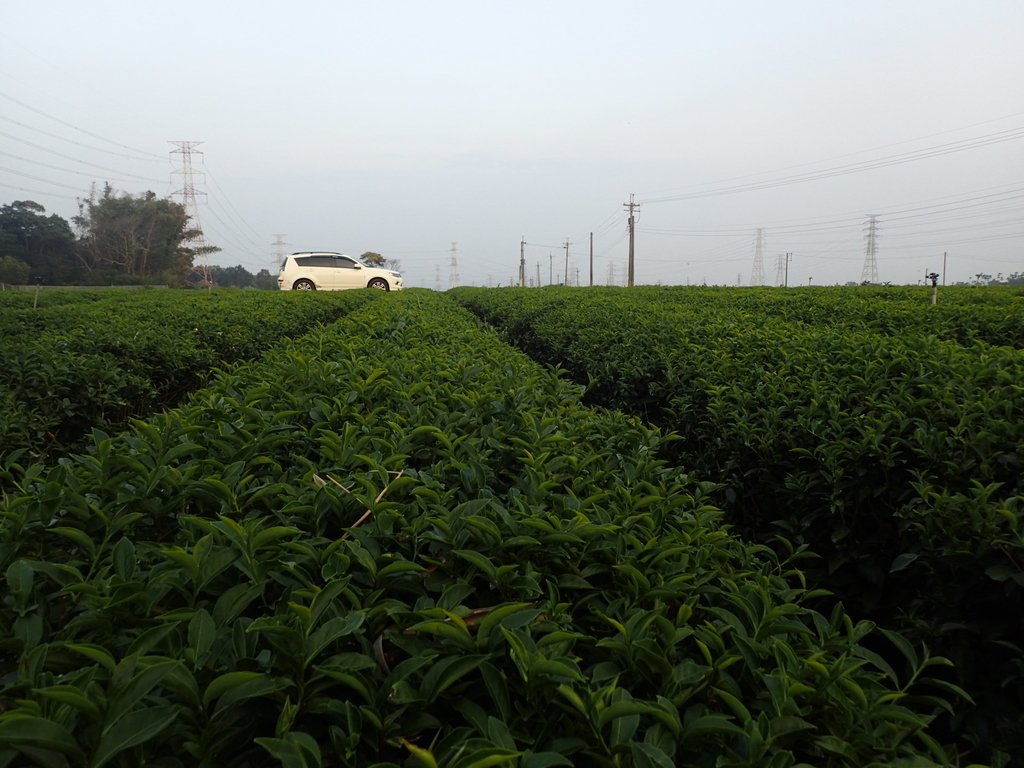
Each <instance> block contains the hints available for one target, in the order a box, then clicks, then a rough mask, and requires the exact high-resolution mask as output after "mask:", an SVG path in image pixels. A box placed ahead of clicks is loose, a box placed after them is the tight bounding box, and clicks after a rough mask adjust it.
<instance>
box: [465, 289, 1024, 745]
mask: <svg viewBox="0 0 1024 768" xmlns="http://www.w3.org/2000/svg"><path fill="white" fill-rule="evenodd" d="M453 293H454V295H455V296H456V297H457V298H459V299H460V300H461V301H463V302H465V303H466V304H467V305H468V306H470V307H471V308H472V309H474V311H476V312H477V313H478V314H479V315H480V316H481V317H484V318H485V319H487V320H488V321H490V322H493V323H495V324H496V325H498V326H500V327H501V328H502V329H503V331H504V332H505V333H506V335H507V336H508V338H510V339H511V340H513V341H515V342H516V343H518V344H520V345H521V346H523V347H524V348H525V349H527V350H529V351H530V352H531V354H533V355H534V356H536V357H538V358H539V359H541V360H544V361H546V362H548V363H551V364H556V365H560V366H563V367H565V368H566V369H568V370H569V371H571V372H572V373H573V375H574V376H575V377H576V378H577V379H578V380H579V381H581V382H584V383H586V384H587V394H588V398H589V399H590V400H591V401H592V402H595V403H601V404H603V405H608V406H613V407H617V408H623V409H625V410H627V411H630V412H633V413H637V414H641V415H644V416H646V417H648V418H650V419H652V420H653V421H654V422H655V423H657V424H660V425H662V426H663V427H665V428H667V429H672V430H674V431H675V432H676V433H677V434H678V439H677V440H676V441H675V442H673V443H672V444H671V445H670V446H669V452H668V453H667V455H668V456H670V457H671V459H672V460H673V461H674V462H678V463H680V464H681V465H683V466H686V467H688V468H690V469H691V470H692V471H693V472H694V473H696V474H698V475H699V476H702V477H705V478H707V479H709V480H713V481H715V482H718V483H720V484H721V490H720V492H719V494H718V495H717V496H716V499H717V500H718V502H719V503H720V504H721V505H722V506H723V507H724V508H725V510H726V512H727V515H728V519H729V520H730V521H731V522H732V523H734V524H735V525H737V526H738V527H739V529H740V530H741V531H743V532H744V533H745V534H746V535H748V536H751V537H754V538H756V539H758V540H761V541H765V542H771V543H773V546H775V547H776V549H777V550H778V551H779V552H780V553H782V554H783V555H788V554H791V553H801V554H802V557H804V558H805V559H803V560H802V561H801V562H802V564H803V568H804V569H805V571H806V572H807V575H808V578H810V580H811V582H812V583H813V584H815V585H818V586H821V587H825V588H827V589H829V590H831V591H833V592H835V593H837V594H838V595H839V596H840V597H841V598H842V599H843V600H844V601H845V602H846V604H847V605H848V606H851V607H852V608H853V609H854V610H856V611H857V612H858V613H861V614H863V615H868V616H870V617H872V618H874V619H875V620H877V621H880V622H883V623H886V624H896V625H898V626H899V627H900V628H901V629H902V630H903V631H904V632H905V633H906V634H907V636H908V637H912V638H915V639H917V640H919V641H921V640H923V641H926V642H928V643H929V644H930V645H932V646H933V647H935V648H936V649H937V650H938V651H939V652H941V653H942V654H944V655H945V656H948V657H950V658H952V659H954V660H955V662H956V675H955V676H951V677H950V679H951V680H955V681H956V682H958V683H959V684H960V685H961V686H963V687H964V688H966V689H968V690H969V691H970V692H971V694H972V696H974V698H975V699H976V700H977V702H978V705H979V706H978V708H977V709H976V710H971V709H969V708H959V709H958V710H957V711H956V712H955V713H951V717H950V722H949V723H948V727H949V728H951V729H953V730H954V731H955V732H957V733H960V734H962V738H964V739H965V740H967V741H969V742H975V743H976V744H977V745H978V746H979V747H981V748H983V749H985V750H988V749H990V748H993V747H995V751H994V752H993V754H994V755H995V757H994V758H993V759H994V760H996V759H998V753H999V752H1000V751H1001V750H1002V751H1005V752H1007V753H1017V754H1021V753H1024V743H1022V742H1021V741H1020V736H1019V734H1020V732H1021V726H1022V725H1024V722H1022V721H1021V716H1020V713H1021V712H1022V711H1024V699H1022V698H1021V691H1022V690H1024V687H1022V685H1021V682H1022V681H1021V661H1022V649H1021V647H1020V641H1021V638H1022V637H1024V622H1022V616H1024V537H1022V536H1024V535H1022V528H1024V526H1022V523H1024V503H1022V501H1021V499H1022V497H1024V487H1022V486H1021V479H1020V478H1021V477H1022V466H1021V461H1022V459H1021V453H1020V446H1021V444H1022V442H1024V400H1022V399H1021V398H1020V396H1019V394H1020V393H1019V390H1020V381H1021V380H1022V378H1024V357H1022V356H1021V351H1020V350H1019V349H1018V348H1017V347H1019V345H1020V341H1021V339H1022V338H1024V334H1022V333H1021V330H1022V326H1024V312H1022V311H1021V308H1022V306H1024V305H1020V303H1019V302H1020V298H1019V296H1018V295H1017V292H1015V291H1010V290H1003V291H991V290H986V291H985V292H982V291H980V290H979V289H956V290H954V289H948V290H947V291H945V292H944V294H943V296H944V300H945V301H946V304H945V305H944V306H943V305H940V306H939V307H931V306H930V305H929V304H928V303H927V299H926V298H925V295H924V294H923V293H917V294H915V293H913V292H912V291H911V290H909V289H877V288H876V289H855V290H853V291H850V290H848V289H846V290H834V291H829V290H821V291H814V292H807V291H767V290H766V291H758V290H754V291H748V290H744V291H736V290H721V289H718V290H700V289H696V290H691V291H686V290H682V289H638V290H633V291H622V290H615V289H598V290H593V291H586V292H581V291H569V290H561V291H558V290H543V291H529V292H521V291H520V292H517V291H513V290H506V291H484V290H479V289H477V290H473V289H460V290H459V291H455V292H453ZM811 553H813V554H814V555H815V556H816V559H813V560H812V559H807V558H808V556H809V555H810V554H811ZM1000 745H1003V746H1002V747H1000Z"/></svg>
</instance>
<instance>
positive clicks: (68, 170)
mask: <svg viewBox="0 0 1024 768" xmlns="http://www.w3.org/2000/svg"><path fill="white" fill-rule="evenodd" d="M0 155H4V156H5V157H11V158H14V159H15V160H20V161H21V162H23V163H31V164H32V165H38V166H42V167H43V168H49V169H50V170H51V171H62V172H63V173H72V174H74V175H75V176H85V177H87V178H89V179H95V178H96V174H95V173H86V172H85V171H76V170H74V169H72V168H65V167H64V166H61V165H50V164H49V163H44V162H42V161H41V160H32V159H31V158H28V157H22V156H21V155H14V154H11V153H10V152H3V151H0ZM111 171H112V172H114V173H116V171H113V169H111ZM137 178H141V177H137ZM135 180H136V179H121V178H114V177H108V178H105V179H104V181H120V182H128V183H133V182H134V181H135Z"/></svg>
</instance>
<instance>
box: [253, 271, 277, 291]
mask: <svg viewBox="0 0 1024 768" xmlns="http://www.w3.org/2000/svg"><path fill="white" fill-rule="evenodd" d="M253 285H254V286H255V287H256V288H258V289H260V290H261V291H276V290H277V288H278V285H277V275H272V274H270V270H268V269H261V270H260V271H259V272H257V273H256V276H255V277H254V278H253Z"/></svg>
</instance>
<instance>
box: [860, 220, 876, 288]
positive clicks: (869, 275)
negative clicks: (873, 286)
mask: <svg viewBox="0 0 1024 768" xmlns="http://www.w3.org/2000/svg"><path fill="white" fill-rule="evenodd" d="M865 240H866V241H867V242H866V247H865V253H864V269H863V270H862V271H861V273H860V281H861V282H862V283H877V282H878V260H877V259H876V258H875V256H876V254H877V253H878V216H876V215H874V214H872V215H870V216H868V223H867V227H866V234H865Z"/></svg>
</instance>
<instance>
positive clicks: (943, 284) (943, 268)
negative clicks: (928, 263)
mask: <svg viewBox="0 0 1024 768" xmlns="http://www.w3.org/2000/svg"><path fill="white" fill-rule="evenodd" d="M942 287H943V288H945V287H946V251H943V252H942Z"/></svg>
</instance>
